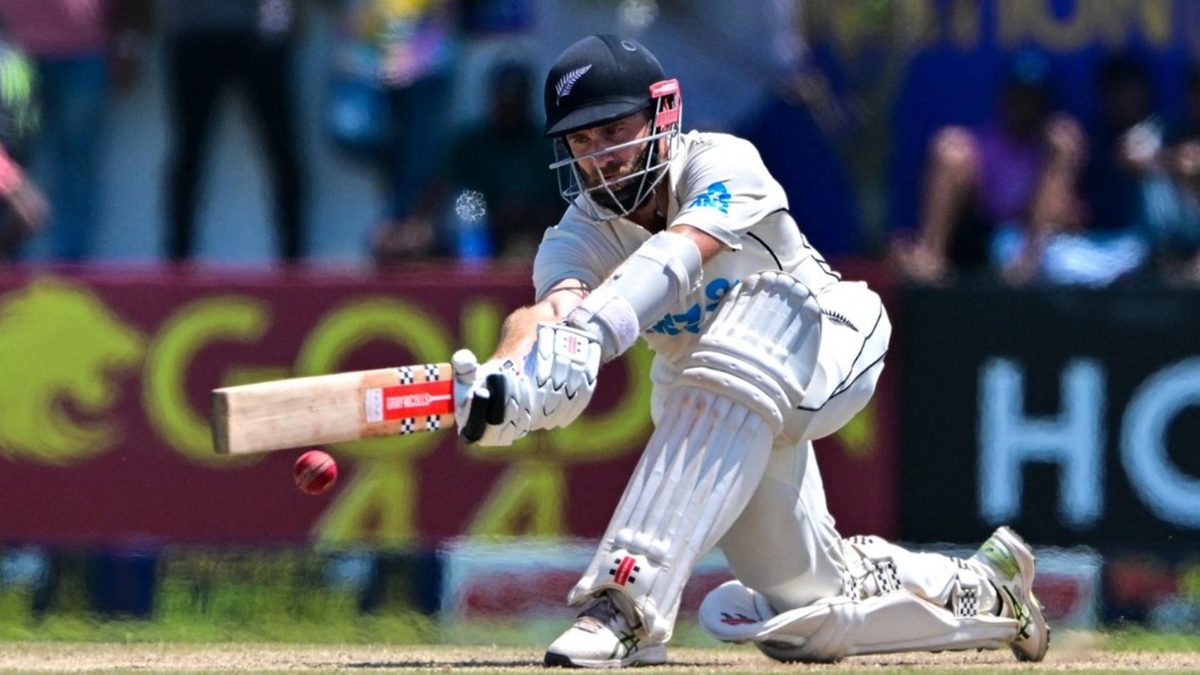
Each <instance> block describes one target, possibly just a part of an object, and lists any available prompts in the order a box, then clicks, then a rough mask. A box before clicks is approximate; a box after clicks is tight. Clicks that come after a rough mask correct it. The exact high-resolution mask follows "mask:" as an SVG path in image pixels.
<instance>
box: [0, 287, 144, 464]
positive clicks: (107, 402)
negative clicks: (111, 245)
mask: <svg viewBox="0 0 1200 675" xmlns="http://www.w3.org/2000/svg"><path fill="white" fill-rule="evenodd" d="M144 350H145V339H144V338H143V337H142V335H141V334H140V333H138V332H137V331H136V330H135V329H133V328H131V327H130V326H127V325H126V324H124V323H123V322H122V321H121V320H120V318H118V317H117V316H116V315H115V314H114V313H113V312H112V311H111V310H110V309H109V308H108V307H106V306H105V305H104V303H103V302H102V301H101V300H100V299H99V298H97V297H96V296H95V295H94V294H93V293H91V292H90V291H89V290H88V289H87V288H85V287H83V286H78V285H74V284H70V283H68V282H66V281H63V280H61V279H51V278H42V279H37V280H34V281H32V282H31V283H29V284H28V285H26V286H24V287H22V288H19V289H17V290H13V291H11V292H9V293H6V294H4V295H0V454H3V455H5V456H7V457H9V458H17V457H20V458H29V459H36V460H40V461H43V462H47V463H51V464H61V463H65V462H69V461H71V460H75V459H80V458H83V457H87V456H90V455H94V454H96V453H99V452H101V451H103V450H106V449H108V448H109V447H111V446H112V445H113V444H114V443H115V442H116V441H117V440H118V437H119V433H118V430H117V429H116V428H115V427H114V425H112V424H111V423H106V422H102V421H99V420H98V419H97V418H99V417H100V416H101V415H103V414H104V413H105V412H107V411H108V410H109V409H110V408H111V407H112V406H113V404H114V403H115V402H116V397H117V393H118V387H117V384H116V382H115V376H116V375H117V374H118V373H119V372H121V371H127V370H129V369H131V368H133V367H135V366H137V365H138V363H139V362H140V361H141V358H142V353H143V352H144Z"/></svg>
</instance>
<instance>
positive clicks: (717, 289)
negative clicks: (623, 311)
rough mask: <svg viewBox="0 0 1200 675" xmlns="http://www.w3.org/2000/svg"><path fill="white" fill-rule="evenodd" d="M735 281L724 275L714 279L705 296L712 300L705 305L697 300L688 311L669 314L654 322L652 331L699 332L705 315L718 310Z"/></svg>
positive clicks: (669, 333) (706, 287) (667, 332)
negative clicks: (701, 304)
mask: <svg viewBox="0 0 1200 675" xmlns="http://www.w3.org/2000/svg"><path fill="white" fill-rule="evenodd" d="M733 283H734V282H730V281H729V280H728V279H726V278H724V277H717V278H716V279H713V280H712V281H710V282H708V285H707V286H705V287H704V297H706V298H708V299H709V300H710V301H711V302H705V303H704V306H703V307H701V306H700V303H698V302H697V303H696V304H694V305H692V306H691V307H689V308H688V310H687V311H686V312H683V313H680V314H668V315H666V316H664V317H663V318H662V320H661V321H659V322H658V323H656V324H654V325H653V326H652V327H651V328H650V331H651V332H653V333H661V334H663V335H679V334H680V333H684V332H686V333H699V332H700V324H701V323H702V322H703V320H704V317H705V316H706V315H708V314H711V313H712V312H714V311H716V309H717V305H720V304H721V300H722V299H723V298H724V297H725V294H726V293H728V292H729V289H730V288H732V287H733Z"/></svg>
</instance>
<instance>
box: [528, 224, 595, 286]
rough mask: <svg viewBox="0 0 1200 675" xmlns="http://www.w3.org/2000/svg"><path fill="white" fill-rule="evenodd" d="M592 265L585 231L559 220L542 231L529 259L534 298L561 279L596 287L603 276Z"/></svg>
mask: <svg viewBox="0 0 1200 675" xmlns="http://www.w3.org/2000/svg"><path fill="white" fill-rule="evenodd" d="M596 267H597V265H596V264H595V260H594V259H593V257H592V256H591V255H589V242H588V240H587V236H586V231H585V230H577V229H572V228H570V227H568V226H567V225H566V224H564V223H559V224H558V225H556V226H554V227H552V228H550V229H548V230H546V234H545V235H544V236H543V237H542V243H541V245H540V246H538V250H537V255H536V256H535V257H534V259H533V288H534V299H535V300H537V301H540V300H541V299H542V298H544V297H546V294H547V293H549V292H550V289H551V288H554V286H555V285H556V284H558V283H560V282H562V281H563V280H565V279H578V280H579V281H582V282H583V283H585V284H587V285H588V286H589V287H590V288H595V287H597V286H599V285H600V282H602V281H603V280H604V276H605V275H604V274H603V273H602V272H601V271H600V270H598V269H596Z"/></svg>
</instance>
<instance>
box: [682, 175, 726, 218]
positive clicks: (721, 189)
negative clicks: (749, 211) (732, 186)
mask: <svg viewBox="0 0 1200 675" xmlns="http://www.w3.org/2000/svg"><path fill="white" fill-rule="evenodd" d="M729 199H730V196H729V190H728V189H727V188H726V187H725V184H724V183H721V182H717V183H713V184H712V185H709V186H708V188H707V189H705V190H704V192H703V193H702V194H698V195H696V198H695V199H693V200H692V204H691V205H692V206H699V207H702V208H710V209H716V210H718V211H720V212H721V213H729Z"/></svg>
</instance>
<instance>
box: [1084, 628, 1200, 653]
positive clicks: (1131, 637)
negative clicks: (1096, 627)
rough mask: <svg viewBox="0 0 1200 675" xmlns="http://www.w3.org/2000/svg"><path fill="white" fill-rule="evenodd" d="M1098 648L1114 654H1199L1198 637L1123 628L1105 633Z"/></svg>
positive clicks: (1199, 644) (1199, 639) (1199, 640)
mask: <svg viewBox="0 0 1200 675" xmlns="http://www.w3.org/2000/svg"><path fill="white" fill-rule="evenodd" d="M1100 646H1101V648H1102V649H1106V650H1109V651H1114V652H1142V651H1144V652H1200V635H1196V634H1187V633H1155V632H1153V631H1149V630H1146V629H1145V628H1123V629H1121V630H1117V631H1110V632H1105V633H1104V639H1103V642H1101V644H1100Z"/></svg>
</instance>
